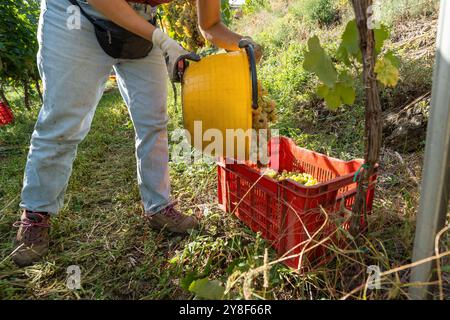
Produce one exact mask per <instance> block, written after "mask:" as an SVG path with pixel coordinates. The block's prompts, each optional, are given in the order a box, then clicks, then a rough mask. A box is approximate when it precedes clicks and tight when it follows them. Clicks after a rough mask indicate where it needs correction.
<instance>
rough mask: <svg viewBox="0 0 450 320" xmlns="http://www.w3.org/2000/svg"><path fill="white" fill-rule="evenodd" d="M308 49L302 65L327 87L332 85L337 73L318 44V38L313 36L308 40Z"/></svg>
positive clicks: (328, 57)
mask: <svg viewBox="0 0 450 320" xmlns="http://www.w3.org/2000/svg"><path fill="white" fill-rule="evenodd" d="M308 49H309V51H306V52H305V61H304V63H303V67H304V68H305V70H307V71H309V72H313V73H315V74H316V75H317V76H318V77H319V79H320V81H322V82H323V83H325V84H326V85H327V86H329V87H333V86H334V84H335V83H336V81H337V77H338V74H337V72H336V69H334V66H333V62H332V61H331V58H330V56H328V54H327V53H326V52H325V50H324V49H323V48H322V46H321V45H320V40H319V38H318V37H317V36H314V37H312V38H310V39H309V40H308Z"/></svg>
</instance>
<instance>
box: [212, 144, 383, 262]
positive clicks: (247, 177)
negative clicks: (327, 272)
mask: <svg viewBox="0 0 450 320" xmlns="http://www.w3.org/2000/svg"><path fill="white" fill-rule="evenodd" d="M269 152H270V153H269V154H270V159H271V161H270V164H269V167H271V168H273V169H276V170H278V171H280V172H281V171H283V170H287V171H296V172H306V173H309V174H311V175H313V176H314V177H315V178H316V179H317V180H318V181H319V182H320V183H319V184H318V185H316V186H312V187H305V186H303V185H300V184H298V183H296V182H294V181H290V180H288V181H283V182H278V181H276V180H273V179H271V178H269V177H266V176H261V173H260V170H259V169H258V168H257V166H256V165H254V164H251V163H246V164H238V163H233V162H232V161H227V163H225V161H223V160H222V161H221V162H220V163H219V165H218V197H219V205H220V206H221V207H222V209H223V210H225V211H227V212H231V213H234V214H235V215H236V216H237V217H238V218H239V219H240V220H242V221H243V222H244V223H245V224H246V225H247V226H249V227H250V228H251V229H252V230H253V231H255V232H260V233H261V235H262V237H263V238H264V239H266V240H268V241H269V242H270V243H271V245H272V246H273V247H274V248H275V249H276V250H277V252H278V255H279V257H280V258H283V259H285V258H287V259H285V260H284V261H283V263H285V264H286V265H287V266H289V267H291V268H295V269H304V268H309V267H312V266H317V265H319V264H320V263H323V262H324V261H326V260H327V257H328V256H330V255H329V250H327V246H330V245H331V244H333V245H335V246H340V247H342V246H344V245H345V241H342V239H339V237H337V236H336V235H337V234H338V232H335V231H336V229H337V228H343V229H346V230H348V227H349V223H348V219H346V218H345V213H344V211H345V210H342V208H343V207H345V208H346V209H348V210H351V208H352V205H353V203H354V200H355V195H356V187H357V184H356V183H355V182H354V177H355V173H356V172H357V171H358V169H360V168H361V166H362V164H363V162H364V161H363V160H353V161H348V162H346V161H342V160H339V159H335V158H331V157H328V156H326V155H323V154H320V153H316V152H313V151H310V150H307V149H304V148H300V147H298V146H296V145H295V143H294V142H293V141H292V140H291V139H288V138H285V137H279V138H273V139H272V140H271V141H270V143H269ZM276 159H279V161H278V167H274V166H275V163H277V162H276ZM370 181H371V183H370V185H369V189H368V192H367V199H366V212H367V213H368V214H370V212H371V210H372V203H373V197H374V188H375V182H376V174H374V175H373V176H372V177H371V179H370ZM320 206H322V207H323V208H324V209H325V211H326V212H327V214H328V219H326V215H325V214H324V213H323V210H321V209H320ZM326 221H327V222H326ZM325 222H326V223H325ZM361 227H362V228H364V227H365V220H364V217H361ZM311 238H312V239H313V240H311ZM321 241H323V243H321ZM302 250H304V251H303V253H302ZM300 256H301V259H300ZM288 257H289V258H288Z"/></svg>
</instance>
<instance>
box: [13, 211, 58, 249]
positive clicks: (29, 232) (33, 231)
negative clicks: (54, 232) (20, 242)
mask: <svg viewBox="0 0 450 320" xmlns="http://www.w3.org/2000/svg"><path fill="white" fill-rule="evenodd" d="M33 215H34V217H33V218H29V217H28V216H27V215H25V217H24V218H22V219H21V220H20V221H16V222H15V223H14V224H13V227H15V228H20V227H23V231H24V234H25V238H26V239H27V240H28V241H30V242H31V243H33V242H38V241H40V240H41V238H42V236H43V233H42V231H43V230H45V229H48V228H50V224H49V223H48V222H47V220H48V219H47V217H46V216H45V215H43V214H40V213H35V212H33Z"/></svg>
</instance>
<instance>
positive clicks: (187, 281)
mask: <svg viewBox="0 0 450 320" xmlns="http://www.w3.org/2000/svg"><path fill="white" fill-rule="evenodd" d="M197 278H198V275H197V273H196V272H189V273H188V274H187V275H186V276H185V277H184V278H183V279H181V280H180V286H181V287H182V288H183V289H184V290H188V291H189V287H190V286H191V284H192V282H194V281H195V280H196V279H197Z"/></svg>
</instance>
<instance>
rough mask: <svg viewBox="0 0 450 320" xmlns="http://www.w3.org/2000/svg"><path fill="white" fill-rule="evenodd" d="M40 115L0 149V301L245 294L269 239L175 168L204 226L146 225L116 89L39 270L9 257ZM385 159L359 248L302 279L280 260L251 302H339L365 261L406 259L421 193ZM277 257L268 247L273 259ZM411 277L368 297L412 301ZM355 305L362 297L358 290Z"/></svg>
mask: <svg viewBox="0 0 450 320" xmlns="http://www.w3.org/2000/svg"><path fill="white" fill-rule="evenodd" d="M170 106H171V112H170V113H171V114H172V119H171V123H170V127H171V128H176V127H177V126H178V123H179V121H180V118H179V116H180V115H179V114H178V113H177V112H176V111H175V108H174V106H173V103H171V104H170ZM36 113H37V108H35V109H33V110H32V111H31V112H23V113H21V112H18V120H17V123H16V124H15V125H14V126H12V127H8V129H6V130H5V129H2V131H1V135H0V139H1V140H0V141H1V146H2V148H4V149H2V151H1V154H0V156H1V160H2V161H1V167H0V168H1V175H0V185H1V186H2V188H1V192H2V193H1V198H0V203H1V204H2V206H1V208H0V210H1V212H0V213H1V216H0V299H180V298H187V299H189V298H192V297H193V296H194V295H193V294H192V293H191V292H189V291H188V290H187V289H188V285H189V283H190V282H191V281H192V280H194V279H200V278H205V277H208V278H210V279H218V280H220V281H221V282H222V283H223V285H224V286H225V285H227V286H228V289H229V291H228V294H227V298H241V297H245V296H246V295H248V294H249V293H248V292H244V288H245V286H244V283H245V279H246V277H248V276H249V271H250V270H254V269H255V268H258V267H259V268H260V267H261V266H264V259H263V257H264V252H265V250H266V248H268V244H267V243H266V242H265V241H263V240H262V239H261V238H260V237H259V235H257V234H254V233H253V232H251V231H250V230H248V229H247V228H246V227H244V226H243V225H242V224H241V223H239V222H238V221H237V220H236V219H234V218H232V217H231V216H230V215H229V214H225V213H223V212H221V211H220V210H219V209H218V208H217V206H216V199H215V197H216V195H215V189H216V186H215V183H216V182H215V166H214V165H208V164H205V163H195V164H191V165H186V164H173V163H172V164H171V166H170V167H171V171H170V173H171V179H172V185H173V196H174V197H175V198H177V199H179V200H180V204H181V207H182V208H183V209H184V210H185V211H187V212H189V211H192V210H193V209H195V208H196V207H199V206H201V207H203V208H206V209H207V210H206V214H205V216H204V218H203V220H202V226H201V229H200V230H199V231H197V232H194V233H192V234H190V235H189V236H187V237H170V236H169V235H167V234H165V233H160V232H155V231H153V230H151V229H150V228H149V227H148V226H146V224H145V223H144V221H143V219H142V214H143V212H142V209H141V206H140V198H139V194H138V189H137V184H136V178H135V168H134V165H135V160H134V139H133V129H132V128H131V126H130V123H129V118H128V115H127V111H126V108H125V106H124V104H123V102H122V101H121V98H120V95H119V94H118V93H117V92H116V91H112V92H110V93H108V94H106V95H105V97H104V98H103V99H102V101H101V103H100V105H99V107H98V110H97V113H96V116H95V119H94V122H93V126H92V130H91V133H90V134H89V135H88V137H87V138H86V140H85V141H84V142H83V143H82V144H81V145H80V147H79V152H78V157H77V160H76V162H75V164H74V172H73V175H72V178H71V183H70V185H69V188H68V192H67V195H66V204H65V206H64V209H63V210H62V212H61V213H60V215H58V216H57V217H56V218H55V219H53V228H52V233H51V237H52V242H51V250H50V253H49V255H48V256H47V257H46V259H45V260H44V261H43V262H41V263H38V264H36V265H34V266H32V267H27V268H17V267H15V266H14V265H13V263H12V262H11V261H10V259H9V258H8V256H9V254H10V252H11V249H12V239H13V237H14V235H15V230H14V229H13V228H12V227H11V225H12V223H13V222H14V221H16V220H17V218H18V215H19V213H20V212H19V210H18V202H19V198H18V195H19V192H20V186H21V178H22V171H23V167H24V164H25V158H26V153H27V146H28V140H29V137H30V134H31V131H32V127H33V118H35V117H36ZM10 137H12V138H10ZM384 156H385V157H386V158H385V159H383V163H384V164H385V168H384V169H383V172H382V174H381V177H380V184H379V187H378V190H377V200H376V202H375V207H376V209H375V212H374V215H373V217H372V219H371V232H370V233H369V234H367V235H366V237H365V238H363V239H360V240H359V242H358V244H357V245H355V246H354V248H352V249H350V248H349V249H348V250H347V251H341V250H336V249H335V248H332V250H336V252H335V254H336V259H334V260H333V261H332V262H330V263H329V264H328V265H325V266H323V267H321V268H319V269H317V270H314V271H313V272H310V273H307V274H304V275H302V274H298V273H296V272H294V271H292V270H290V269H288V268H286V267H284V266H283V265H282V264H274V265H273V266H271V267H270V268H269V269H270V273H269V275H268V280H269V287H268V288H265V287H264V286H263V279H262V276H261V275H258V276H257V277H256V279H255V280H254V281H250V283H251V291H250V292H251V293H250V297H253V298H258V297H260V298H262V297H263V298H268V299H338V298H342V297H344V296H345V293H347V292H350V291H351V289H353V288H355V287H357V286H358V285H360V284H362V283H364V281H365V280H366V277H367V275H366V267H367V266H368V265H371V264H377V265H380V266H381V267H382V270H388V269H390V268H392V267H396V266H399V265H403V264H405V263H407V262H408V261H409V259H410V252H411V245H412V239H413V237H412V235H413V231H414V228H413V225H414V214H415V208H416V207H417V198H418V193H417V187H416V186H415V185H414V183H413V181H412V180H411V179H410V178H409V177H408V176H407V175H406V170H405V168H403V167H401V166H399V162H398V160H397V159H396V158H395V157H394V156H392V154H390V153H388V152H386V153H384ZM405 162H406V163H408V164H409V165H411V164H414V165H417V167H413V169H412V170H413V171H414V172H420V162H421V159H417V158H416V157H415V156H411V157H410V158H406V159H405ZM392 169H395V170H396V171H391V170H392ZM381 239H382V240H381ZM275 260H276V254H275V252H274V251H273V250H271V249H270V250H269V261H275ZM354 261H357V263H355V262H354ZM71 265H78V266H80V268H81V271H82V289H81V290H75V291H73V290H69V289H68V288H67V286H66V280H67V273H66V270H67V267H69V266H71ZM406 274H407V273H406ZM402 276H403V277H404V276H405V273H403V274H402ZM233 279H237V280H236V281H232V280H233ZM402 280H403V282H402ZM404 280H405V278H401V279H400V281H399V282H398V281H397V280H396V278H395V277H387V279H385V284H384V285H385V286H386V287H387V288H388V290H386V291H381V292H375V291H374V292H371V293H370V294H369V295H368V297H369V298H376V297H378V298H380V297H384V298H386V297H390V298H401V297H405V289H404V288H405V287H404V286H405V285H406V283H405V282H404ZM247 290H248V288H247ZM352 298H363V293H362V292H361V293H356V294H355V295H354V296H352Z"/></svg>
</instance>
